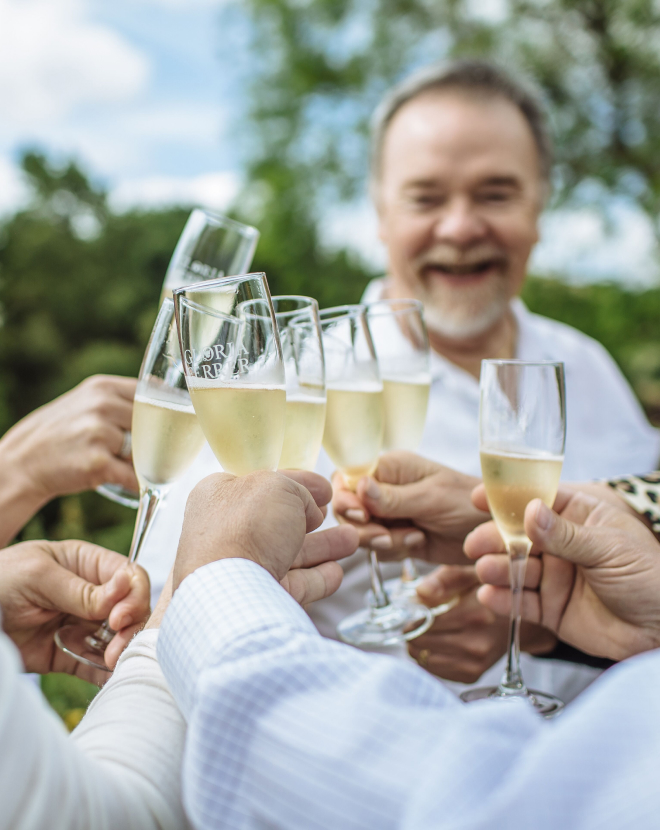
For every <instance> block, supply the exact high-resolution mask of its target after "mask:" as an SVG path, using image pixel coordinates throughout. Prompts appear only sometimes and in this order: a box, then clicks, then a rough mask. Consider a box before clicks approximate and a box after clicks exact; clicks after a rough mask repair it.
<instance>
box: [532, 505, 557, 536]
mask: <svg viewBox="0 0 660 830" xmlns="http://www.w3.org/2000/svg"><path fill="white" fill-rule="evenodd" d="M535 518H536V524H537V525H538V526H539V527H540V528H541V530H549V529H550V527H551V526H552V523H553V521H554V518H555V517H554V516H553V515H552V510H550V508H549V507H547V506H546V505H545V504H544V503H543V502H541V503H540V504H539V506H538V507H537V508H536V517H535Z"/></svg>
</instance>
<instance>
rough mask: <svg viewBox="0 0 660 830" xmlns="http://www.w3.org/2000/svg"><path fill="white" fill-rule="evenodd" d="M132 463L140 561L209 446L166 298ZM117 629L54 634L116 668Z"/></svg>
mask: <svg viewBox="0 0 660 830" xmlns="http://www.w3.org/2000/svg"><path fill="white" fill-rule="evenodd" d="M131 430H132V433H133V465H134V467H135V473H136V475H137V478H138V482H139V484H140V505H139V507H138V513H137V519H136V522H135V531H134V533H133V541H132V542H131V549H130V553H129V555H128V561H129V562H131V563H132V562H135V561H136V560H137V558H138V556H139V555H140V551H141V549H142V546H143V545H144V542H145V540H146V538H147V534H148V533H149V530H150V528H151V525H152V523H153V520H154V518H155V516H156V512H157V511H158V507H159V505H160V503H161V500H162V498H163V495H164V494H165V493H166V492H167V490H168V489H169V488H170V487H171V485H172V484H173V483H174V482H175V481H176V480H177V479H178V478H180V477H181V476H182V475H183V473H184V472H185V471H186V470H187V469H188V467H190V465H191V464H192V463H193V461H194V460H195V458H196V457H197V455H198V453H199V451H200V450H201V448H202V446H203V444H204V435H203V433H202V430H201V428H200V426H199V424H198V423H197V418H196V417H195V412H194V410H193V407H192V404H191V402H190V396H189V394H188V391H187V389H186V383H185V378H184V373H183V367H182V363H181V353H180V350H179V343H178V338H177V332H176V325H175V322H174V303H173V302H172V300H169V299H167V300H165V301H164V302H163V304H162V306H161V308H160V311H159V312H158V317H157V318H156V323H155V324H154V328H153V331H152V333H151V338H150V340H149V345H148V346H147V350H146V352H145V355H144V360H143V361H142V368H141V369H140V375H139V378H138V385H137V391H136V394H135V403H134V405H133V422H132V425H131ZM114 634H115V632H114V631H113V630H112V629H111V628H110V626H109V624H108V621H107V620H106V621H105V622H104V623H103V624H102V625H101V626H98V624H97V623H96V624H95V623H88V624H83V623H76V624H72V625H65V626H63V627H62V628H60V629H59V630H58V631H57V632H56V633H55V642H56V643H57V645H58V647H59V648H61V649H62V651H64V652H66V653H67V654H69V655H71V657H75V659H76V660H78V661H79V662H81V663H85V664H86V665H88V666H95V667H96V668H99V669H104V670H105V671H111V669H108V667H107V666H106V665H105V660H104V653H105V649H106V646H107V645H108V643H109V642H110V640H112V638H113V637H114Z"/></svg>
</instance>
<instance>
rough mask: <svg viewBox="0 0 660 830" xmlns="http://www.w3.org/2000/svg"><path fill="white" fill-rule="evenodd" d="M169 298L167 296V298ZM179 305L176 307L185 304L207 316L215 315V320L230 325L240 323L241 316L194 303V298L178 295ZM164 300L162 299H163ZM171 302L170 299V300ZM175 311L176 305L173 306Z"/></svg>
mask: <svg viewBox="0 0 660 830" xmlns="http://www.w3.org/2000/svg"><path fill="white" fill-rule="evenodd" d="M168 299H169V298H168ZM178 300H179V305H178V308H179V309H180V308H181V305H186V306H187V307H188V308H191V309H192V310H193V311H198V312H200V313H201V314H208V316H209V317H215V318H216V319H217V320H225V321H226V322H228V323H231V324H232V325H235V326H236V325H239V326H240V324H241V318H240V317H235V316H234V315H233V314H225V313H224V311H218V310H217V309H215V308H210V307H209V306H207V305H202V304H201V303H196V302H195V301H194V300H191V299H190V298H189V297H178ZM163 302H164V301H163ZM170 302H172V300H170ZM174 308H175V311H176V309H177V306H176V305H175V306H174Z"/></svg>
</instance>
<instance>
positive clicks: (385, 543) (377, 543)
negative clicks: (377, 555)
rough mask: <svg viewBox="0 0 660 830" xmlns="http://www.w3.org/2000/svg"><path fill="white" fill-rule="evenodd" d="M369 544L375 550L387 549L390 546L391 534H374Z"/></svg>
mask: <svg viewBox="0 0 660 830" xmlns="http://www.w3.org/2000/svg"><path fill="white" fill-rule="evenodd" d="M369 545H370V546H371V547H372V548H376V550H389V549H390V548H391V547H392V537H391V536H374V538H373V539H372V540H371V541H370V542H369Z"/></svg>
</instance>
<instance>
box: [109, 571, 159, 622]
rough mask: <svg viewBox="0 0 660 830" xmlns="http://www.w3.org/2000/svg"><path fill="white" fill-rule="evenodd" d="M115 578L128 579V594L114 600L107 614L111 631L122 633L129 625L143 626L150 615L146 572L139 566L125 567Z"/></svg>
mask: <svg viewBox="0 0 660 830" xmlns="http://www.w3.org/2000/svg"><path fill="white" fill-rule="evenodd" d="M117 576H121V577H122V578H124V579H125V578H126V577H128V581H129V585H128V592H127V593H126V594H125V595H124V596H123V597H119V598H118V599H115V597H113V596H112V595H111V596H110V600H111V601H112V602H113V603H114V604H113V606H112V609H111V610H110V611H109V612H108V615H107V616H108V622H109V623H110V627H111V628H112V629H113V631H122V630H123V629H125V628H128V627H129V626H131V625H135V624H139V625H144V623H145V622H146V621H147V619H148V617H149V614H150V605H151V590H150V583H149V577H148V575H147V572H146V571H145V570H144V569H143V568H141V567H140V566H139V565H135V564H132V565H127V566H126V568H125V569H124V570H123V571H120V572H119V573H118V574H117Z"/></svg>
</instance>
